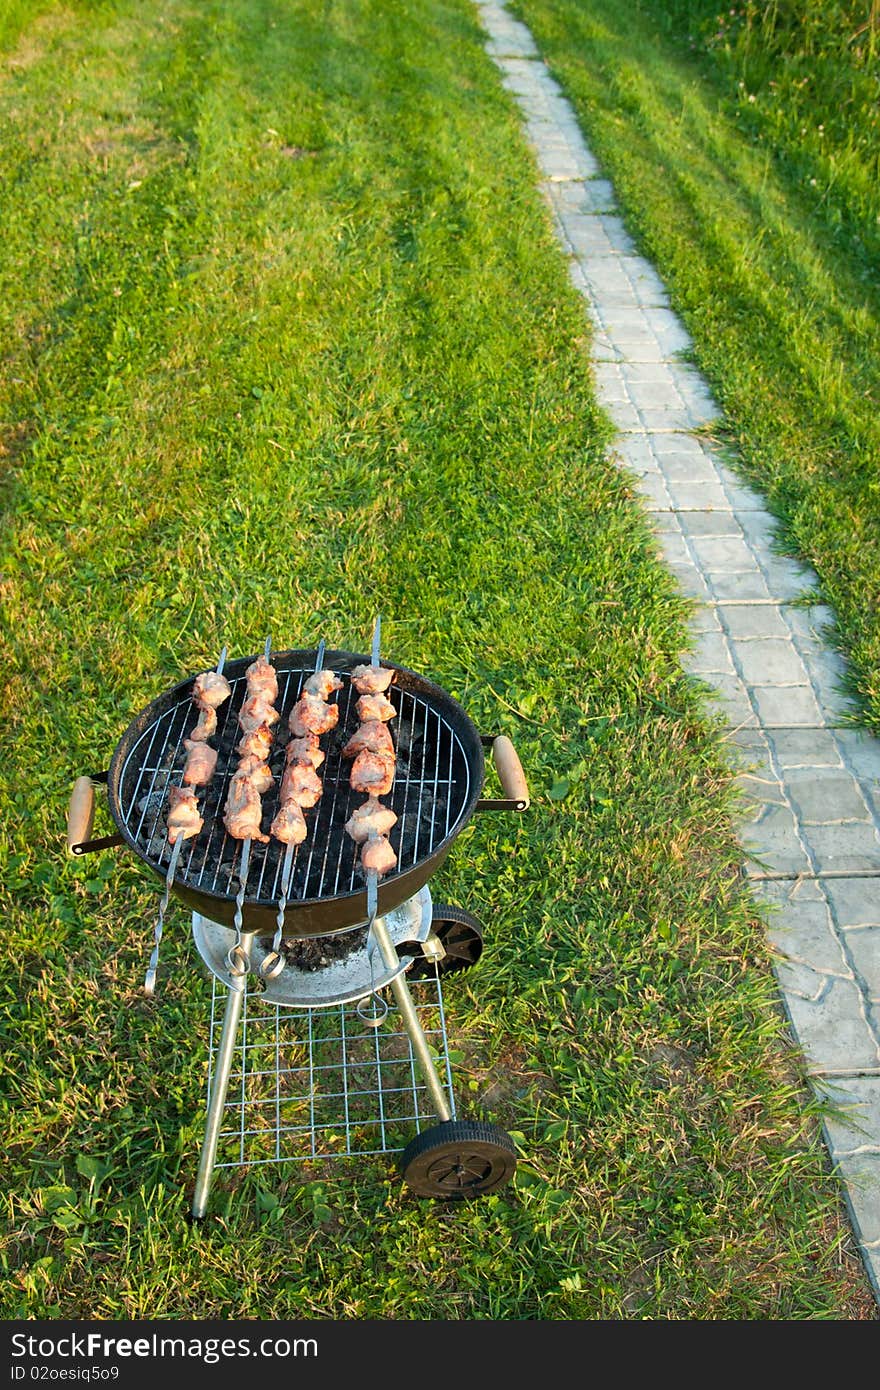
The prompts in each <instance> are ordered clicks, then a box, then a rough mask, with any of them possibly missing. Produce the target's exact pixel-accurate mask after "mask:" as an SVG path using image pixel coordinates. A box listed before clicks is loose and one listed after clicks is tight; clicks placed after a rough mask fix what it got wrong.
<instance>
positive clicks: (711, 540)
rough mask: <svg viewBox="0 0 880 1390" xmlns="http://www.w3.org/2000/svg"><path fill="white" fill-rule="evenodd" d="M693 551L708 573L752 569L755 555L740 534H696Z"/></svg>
mask: <svg viewBox="0 0 880 1390" xmlns="http://www.w3.org/2000/svg"><path fill="white" fill-rule="evenodd" d="M694 552H695V554H696V556H697V559H698V560H699V562H700V564H701V565H702V566H703V568H704V569H705V570H706V572H707V573H708V574H712V576H713V577H714V576H715V574H717V573H728V572H737V571H741V570H749V571H751V570H754V568H755V556H754V553H753V552H752V550H751V549H750V548H749V546H747V545H746V543H745V541H744V540H743V539H742V537H741V536H697V537H695V538H694Z"/></svg>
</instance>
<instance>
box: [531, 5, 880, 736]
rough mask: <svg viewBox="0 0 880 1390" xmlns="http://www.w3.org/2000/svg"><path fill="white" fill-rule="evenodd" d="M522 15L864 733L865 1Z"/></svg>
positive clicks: (874, 34) (872, 511) (876, 605)
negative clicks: (817, 589) (678, 327)
mask: <svg viewBox="0 0 880 1390" xmlns="http://www.w3.org/2000/svg"><path fill="white" fill-rule="evenodd" d="M517 7H518V12H519V13H521V14H522V16H523V18H524V19H525V20H526V22H527V23H528V24H529V25H530V26H531V27H532V29H533V31H534V34H535V36H536V38H537V41H538V45H539V47H540V49H541V52H542V54H543V56H544V57H545V59H546V61H547V62H548V64H549V66H550V68H551V70H552V71H553V72H554V73H555V75H556V76H557V77H558V79H559V81H560V82H561V83H562V85H563V87H564V88H565V90H566V92H567V94H568V95H569V97H570V98H571V100H572V102H573V104H574V106H575V109H576V111H577V113H578V115H579V117H580V120H581V122H582V125H583V128H584V130H585V131H586V132H587V135H588V138H589V140H590V143H591V146H592V147H593V149H594V150H595V153H596V154H597V156H598V158H599V160H600V162H601V164H602V166H603V168H604V171H605V172H606V173H607V175H608V176H609V177H610V178H611V179H612V180H613V182H614V186H615V191H616V195H617V198H618V201H619V204H620V206H621V209H622V211H623V213H624V217H625V220H626V222H627V224H628V226H629V227H630V229H631V230H632V232H633V233H634V235H635V236H636V238H637V240H638V242H639V244H640V246H641V248H642V250H643V251H644V253H645V254H646V255H647V256H648V257H649V259H650V260H651V261H652V262H653V263H654V264H655V265H656V266H657V268H658V270H659V271H660V273H661V275H662V276H663V278H664V280H665V281H666V284H667V285H668V287H669V289H670V292H671V297H672V301H673V305H674V307H675V308H676V309H677V310H678V311H679V313H680V314H681V316H682V318H683V319H684V321H685V323H686V324H687V327H688V328H689V330H690V333H691V335H692V338H693V340H694V356H695V358H696V360H697V362H698V363H699V365H700V367H701V369H702V370H703V372H704V373H705V374H706V376H707V377H708V379H709V380H710V382H711V384H712V387H713V390H714V392H715V395H716V398H717V399H718V401H719V403H720V404H721V406H722V408H723V412H724V429H723V430H722V431H720V433H721V436H722V438H723V439H724V440H725V441H726V442H727V443H729V444H732V445H733V446H734V447H735V450H736V453H737V457H738V459H739V462H740V465H741V467H742V468H743V470H744V471H745V473H746V475H747V476H748V478H749V479H750V480H751V481H753V482H754V483H755V484H756V485H757V486H758V487H759V488H760V489H761V491H762V492H763V493H764V495H765V497H766V498H767V500H768V504H769V506H770V508H771V509H772V510H773V511H774V512H775V513H776V515H777V516H778V517H779V519H780V521H781V522H782V533H781V539H782V543H783V544H784V545H785V547H786V549H787V551H788V552H789V553H791V554H795V555H798V556H800V557H801V558H802V559H804V560H806V561H807V562H808V563H809V564H810V565H811V566H812V567H813V568H814V569H815V571H816V573H817V575H818V577H819V581H820V585H821V589H822V592H823V594H824V596H825V598H826V599H827V601H828V602H829V603H830V604H831V605H832V606H833V608H834V610H835V613H836V615H837V631H836V634H830V637H831V640H833V641H837V642H838V643H839V645H840V646H841V648H842V650H843V651H844V652H845V653H846V654H847V656H848V657H849V660H850V670H851V689H852V693H853V695H854V696H855V697H856V701H857V706H858V712H857V716H856V717H857V718H858V719H859V720H860V722H862V723H863V724H864V725H865V726H866V727H867V728H869V729H871V730H873V731H874V732H875V733H876V732H878V731H880V414H878V408H877V407H878V400H880V367H878V364H880V314H878V310H880V274H878V262H877V252H878V249H880V192H878V190H880V180H878V165H877V128H878V108H877V91H878V85H877V84H878V81H880V49H878V42H880V33H878V30H877V23H878V17H877V14H876V13H875V10H876V7H873V8H871V7H870V6H869V5H868V4H867V3H866V4H864V5H855V4H852V3H849V0H846V3H844V0H835V3H833V4H818V3H817V4H813V3H812V0H811V3H809V4H805V5H802V4H788V3H785V4H779V5H777V4H774V5H766V6H759V5H753V4H751V3H746V4H738V5H736V6H734V7H733V8H730V9H728V8H727V7H718V8H717V9H716V8H715V7H712V6H711V5H710V4H709V3H708V0H674V3H670V4H667V3H665V0H656V3H655V0H641V3H639V4H638V5H636V6H631V5H627V6H620V5H615V4H612V3H610V0H517ZM869 10H870V15H869ZM719 11H720V13H719Z"/></svg>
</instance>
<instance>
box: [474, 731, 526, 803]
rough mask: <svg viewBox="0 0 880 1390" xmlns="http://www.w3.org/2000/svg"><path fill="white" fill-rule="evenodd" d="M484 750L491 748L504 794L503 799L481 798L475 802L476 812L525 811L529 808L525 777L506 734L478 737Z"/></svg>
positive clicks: (516, 754)
mask: <svg viewBox="0 0 880 1390" xmlns="http://www.w3.org/2000/svg"><path fill="white" fill-rule="evenodd" d="M480 742H481V743H482V745H483V747H484V748H491V750H492V757H493V759H494V762H495V769H496V771H497V773H498V780H499V782H500V783H501V789H502V791H503V792H504V797H503V799H499V800H496V799H495V798H492V797H488V798H481V799H480V800H479V801H478V802H477V806H476V809H477V810H478V811H527V810H528V808H529V789H528V787H527V785H526V775H525V773H524V772H523V769H522V763H521V762H520V760H519V754H518V753H517V751H516V749H515V748H514V746H513V744H512V743H511V741H510V739H509V738H508V737H507V735H506V734H498V735H497V737H495V738H492V737H490V736H489V735H487V734H483V735H481V737H480Z"/></svg>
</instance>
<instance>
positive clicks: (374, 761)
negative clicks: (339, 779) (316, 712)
mask: <svg viewBox="0 0 880 1390" xmlns="http://www.w3.org/2000/svg"><path fill="white" fill-rule="evenodd" d="M393 679H394V672H393V671H391V670H388V669H387V668H385V667H383V666H381V665H380V663H379V619H378V618H377V619H376V626H375V629H374V632H373V651H372V660H371V662H370V665H369V666H367V665H360V666H355V668H354V670H353V671H352V673H351V683H352V685H353V686H354V688H355V689H356V690H357V691H358V692H359V696H360V698H359V699H358V701H357V705H356V708H357V713H358V718H359V720H360V726H359V727H358V729H356V730H355V732H354V733H353V734H352V736H351V738H350V739H349V740H348V742H347V743H346V745H345V747H344V748H343V750H342V756H343V757H344V758H351V759H352V760H353V761H352V766H351V773H350V774H349V780H350V782H351V786H352V789H353V790H354V791H356V792H363V793H365V794H366V797H367V800H366V801H365V802H364V803H363V804H362V805H361V806H359V807H357V808H356V809H355V810H354V811H353V812H352V815H351V816H350V817H349V819H348V820H347V821H346V823H345V829H346V832H347V833H348V834H349V835H350V836H351V838H352V839H353V840H354V842H355V844H359V845H360V846H361V854H360V862H361V867H362V869H363V870H364V873H365V874H367V875H369V874H370V873H374V874H375V875H376V877H377V878H381V876H382V875H383V874H386V873H389V872H390V871H391V870H392V869H393V868H394V866H395V865H396V863H397V855H396V854H395V852H394V849H393V847H392V845H391V841H390V840H389V838H388V832H389V831H390V830H391V828H392V827H393V826H394V825H396V824H397V816H396V815H395V813H394V812H393V811H392V810H391V808H390V807H388V806H383V805H382V803H381V802H380V801H379V797H380V796H386V795H387V794H388V792H390V791H391V787H392V785H393V783H394V773H395V767H396V757H395V752H394V740H393V739H392V737H391V732H390V730H389V729H388V722H389V721H390V720H391V719H394V718H395V717H396V715H397V710H396V709H395V707H394V705H393V704H392V703H391V701H390V700H389V699H388V697H387V695H385V693H384V692H385V691H386V690H387V689H388V687H389V686H390V685H391V682H392V680H393Z"/></svg>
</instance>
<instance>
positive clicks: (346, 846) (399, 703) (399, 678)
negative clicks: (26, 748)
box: [107, 650, 484, 937]
mask: <svg viewBox="0 0 880 1390" xmlns="http://www.w3.org/2000/svg"><path fill="white" fill-rule="evenodd" d="M253 660H254V657H244V658H242V659H240V660H238V661H233V662H230V663H229V664H228V665H227V666H226V668H225V671H224V674H225V675H226V678H227V679H228V681H229V683H230V685H231V687H232V694H231V696H230V698H229V699H228V700H227V701H226V702H225V704H223V705H222V706H221V707H220V710H219V712H218V715H219V717H218V725H217V732H216V734H215V735H214V737H213V738H212V740H211V742H212V744H213V745H214V747H215V748H217V749H218V754H219V756H218V759H217V769H216V771H215V773H214V777H213V779H212V781H211V782H210V784H209V786H208V787H207V789H205V791H204V792H202V793H200V795H199V799H200V803H201V807H202V815H203V816H204V825H203V827H202V830H201V832H200V833H199V835H197V836H195V837H194V838H193V839H192V840H191V841H187V842H186V843H185V845H184V847H183V851H182V853H181V856H180V861H179V865H178V870H177V873H176V876H175V880H174V885H173V892H174V893H175V895H176V896H177V897H178V898H180V899H181V900H182V901H183V902H185V903H186V904H187V905H188V906H189V907H191V908H192V909H194V910H195V911H196V912H199V913H201V914H202V915H203V916H205V917H208V918H210V919H211V920H212V921H214V922H219V923H221V924H223V925H225V926H232V925H233V919H234V914H235V898H236V894H237V893H238V890H239V879H238V866H239V864H240V862H241V843H240V842H239V841H237V840H234V839H232V838H231V836H229V835H227V834H226V831H225V829H224V826H223V819H222V814H223V806H224V804H225V801H226V795H227V790H228V785H229V780H230V778H231V776H232V774H233V773H234V771H235V769H236V766H237V764H238V754H237V752H236V751H235V745H236V743H237V742H238V739H239V737H240V733H241V731H240V729H239V726H238V719H237V716H238V711H239V709H240V708H241V705H242V702H243V701H244V699H245V697H246V694H247V689H246V681H245V672H246V670H247V668H248V666H249V665H250V664H251V662H252V661H253ZM369 660H370V658H369V656H368V655H365V654H358V653H353V652H346V651H336V650H334V651H327V652H326V653H325V656H324V665H325V666H327V667H329V668H330V669H331V670H334V671H336V672H338V673H339V675H340V676H341V677H342V679H343V688H342V689H341V690H340V691H339V692H338V693H337V695H336V697H335V699H336V701H337V703H338V705H339V723H338V724H337V727H336V728H335V729H334V730H332V731H331V732H330V733H329V734H326V735H324V736H323V737H322V739H321V747H322V748H323V749H324V751H325V753H326V760H325V762H324V763H323V764H322V766H321V768H320V777H321V781H322V785H323V795H322V797H321V800H320V801H319V802H318V804H317V806H315V807H314V808H312V809H311V810H307V811H306V812H305V816H306V822H307V824H308V827H309V834H308V836H307V838H306V840H305V841H304V842H303V844H301V845H299V846H297V849H296V851H295V860H294V872H293V877H292V882H291V886H290V889H289V893H288V902H287V909H286V913H285V925H284V934H285V935H286V936H291V937H308V936H320V935H330V934H332V933H333V932H337V931H346V930H348V929H349V928H351V927H353V926H357V925H359V924H360V923H362V922H365V921H366V920H367V905H366V888H365V884H364V879H363V874H362V871H361V869H360V867H359V865H358V862H357V860H358V846H357V845H355V843H354V842H353V841H352V840H351V839H350V837H349V836H348V835H346V833H345V829H344V827H345V822H346V820H347V819H348V817H349V816H350V815H351V812H352V811H353V809H354V808H355V806H357V805H359V804H360V802H361V800H362V799H363V798H362V796H361V794H359V793H356V792H353V791H352V789H351V786H350V784H349V773H350V769H351V763H350V762H349V760H347V759H345V758H343V757H342V748H343V746H344V744H345V743H346V742H347V741H348V739H349V738H350V737H351V735H352V734H353V733H354V731H355V730H356V728H357V727H358V723H359V720H358V716H357V710H356V701H357V692H356V690H355V689H354V687H353V686H352V685H351V682H350V680H349V679H348V673H349V672H350V671H351V669H352V667H354V666H357V665H359V664H360V663H362V662H369ZM272 663H273V665H274V666H275V669H276V671H277V673H278V699H277V701H276V702H275V703H276V708H277V709H278V710H279V711H280V714H281V719H280V720H279V723H278V724H277V725H276V738H275V742H274V744H273V750H272V754H271V756H270V760H269V766H270V768H271V770H272V772H273V774H274V776H275V783H274V786H273V787H272V788H271V789H270V790H269V791H268V792H267V793H266V794H265V796H264V797H263V829H264V830H267V829H268V826H269V824H270V822H271V820H272V817H273V816H274V814H275V810H276V808H277V795H278V786H279V783H280V774H281V771H282V769H283V764H284V748H285V746H286V742H287V739H288V736H289V735H288V731H287V716H288V715H289V713H290V710H291V709H292V708H293V706H294V704H295V703H296V701H297V699H298V698H299V695H300V692H301V689H302V685H303V682H304V681H305V680H306V679H307V677H308V676H309V675H311V673H312V672H313V671H314V669H315V652H314V651H313V650H292V651H286V652H280V653H273V655H272ZM383 665H385V666H387V667H390V668H391V669H393V670H394V671H395V673H396V674H395V678H394V683H393V684H392V686H391V687H390V689H389V691H388V696H389V698H390V699H391V701H392V703H393V704H394V706H395V708H396V710H397V717H396V718H395V719H393V720H392V721H391V725H390V727H391V731H392V736H393V738H394V741H395V748H396V753H397V764H396V774H395V780H394V785H393V787H392V789H391V792H390V794H389V796H387V797H385V798H383V801H384V802H385V803H386V804H390V805H391V807H392V809H393V810H394V811H395V813H396V814H397V817H398V820H397V824H396V825H395V826H394V827H393V829H392V831H391V835H390V839H391V843H392V845H393V846H394V850H395V852H396V854H397V856H398V863H397V867H396V869H395V870H394V871H393V872H392V873H390V874H388V875H387V876H386V877H385V878H384V879H383V880H382V881H381V883H380V885H379V911H380V912H381V913H385V912H389V911H391V910H392V909H393V908H395V907H397V906H399V905H400V904H401V903H403V902H404V901H406V899H408V898H411V897H413V896H414V895H415V894H416V893H417V892H418V890H419V889H420V888H421V887H422V886H423V885H424V884H425V883H426V882H427V880H428V879H429V878H430V876H431V875H432V874H433V873H434V872H436V870H437V868H438V867H439V865H440V864H442V862H443V860H444V859H445V858H446V855H447V854H448V852H449V849H450V847H451V845H452V843H453V841H454V840H455V837H456V836H457V835H458V834H459V833H460V831H461V830H462V829H463V827H464V826H465V824H466V823H467V821H468V820H469V819H470V816H471V814H472V813H473V811H474V809H475V807H476V804H477V800H478V798H479V795H480V791H481V789H482V785H483V780H484V758H483V748H482V744H481V741H480V736H479V733H478V732H477V729H476V727H475V726H474V724H473V723H472V722H471V720H470V719H469V718H468V716H467V715H466V714H465V712H464V710H463V709H462V708H461V706H460V705H459V704H458V702H457V701H456V700H454V699H453V698H452V696H451V695H448V694H447V693H446V691H445V690H443V689H442V688H441V687H440V686H437V685H434V684H433V682H431V681H429V680H426V679H425V677H423V676H420V675H418V674H417V673H416V672H414V671H410V670H408V669H407V668H406V667H402V666H397V665H396V664H395V663H394V662H390V661H383ZM193 679H194V676H191V677H189V678H188V679H187V680H185V681H181V682H180V684H179V685H176V686H175V687H174V688H173V689H171V690H169V691H166V692H165V694H163V695H160V696H159V697H158V698H157V699H156V700H154V701H153V702H152V703H151V704H150V705H148V706H147V708H146V709H144V710H143V711H142V712H141V713H140V714H139V715H138V716H137V717H136V718H135V719H134V720H133V721H132V723H131V724H130V725H129V727H128V728H127V729H126V731H125V733H124V734H123V736H122V738H121V739H120V741H119V744H118V745H117V748H116V751H115V752H114V754H113V758H112V761H111V764H110V770H109V772H108V776H107V791H108V804H109V808H110V812H111V814H112V816H113V819H114V820H115V822H116V824H117V826H118V827H119V830H120V833H121V835H122V837H123V839H124V840H125V841H126V843H127V844H128V845H129V846H130V847H131V848H132V849H133V850H134V851H135V853H136V854H137V855H138V856H139V857H140V858H141V859H143V860H144V861H145V863H147V864H148V865H149V866H150V868H151V869H153V870H154V871H155V872H156V873H157V874H158V875H159V876H160V877H161V878H162V879H164V877H165V871H166V870H165V867H163V861H164V863H165V864H166V865H167V859H168V854H169V847H168V842H167V836H166V825H165V812H166V809H167V800H168V788H169V787H170V786H172V785H174V784H175V783H177V784H179V782H180V779H181V775H182V772H183V766H184V762H185V758H186V754H185V750H184V747H183V740H184V738H185V737H186V736H187V735H188V734H189V731H190V729H191V728H192V727H193V724H194V723H195V719H196V713H197V712H196V709H195V706H194V705H193V702H192V683H193ZM283 856H284V846H282V845H280V844H279V843H278V842H277V841H276V840H270V842H269V844H267V845H263V844H259V843H257V842H254V843H253V845H252V847H251V862H250V870H249V873H248V881H247V887H246V893H245V900H244V907H243V922H242V925H243V929H244V930H245V931H274V930H275V926H276V914H277V901H278V895H279V891H280V882H279V881H280V875H281V864H282V860H283Z"/></svg>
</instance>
